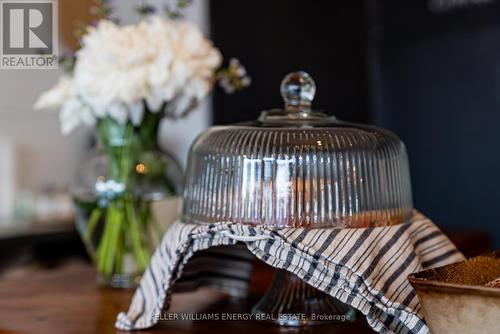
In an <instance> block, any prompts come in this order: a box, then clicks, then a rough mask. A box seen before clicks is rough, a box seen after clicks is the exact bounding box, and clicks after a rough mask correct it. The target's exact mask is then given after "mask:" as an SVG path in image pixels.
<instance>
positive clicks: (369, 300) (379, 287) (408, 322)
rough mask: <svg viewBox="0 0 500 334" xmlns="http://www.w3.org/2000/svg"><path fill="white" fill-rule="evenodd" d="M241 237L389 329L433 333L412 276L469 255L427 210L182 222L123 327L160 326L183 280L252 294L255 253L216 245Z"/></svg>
mask: <svg viewBox="0 0 500 334" xmlns="http://www.w3.org/2000/svg"><path fill="white" fill-rule="evenodd" d="M237 243H243V244H244V245H245V246H246V248H247V249H248V250H250V252H251V253H253V255H255V256H256V257H257V258H259V259H261V260H262V261H264V262H266V263H267V264H269V265H271V266H273V267H276V268H280V269H286V270H288V271H290V272H292V273H294V274H295V275H297V276H298V277H300V278H301V279H303V280H304V281H305V282H307V283H308V284H310V285H312V286H314V287H316V288H317V289H319V290H321V291H324V292H326V293H328V294H330V295H331V296H333V297H335V298H337V299H339V300H340V301H342V302H344V303H346V304H349V305H351V306H353V307H354V308H356V309H358V310H359V311H360V312H361V313H363V314H364V315H365V316H366V318H367V320H368V323H369V325H370V326H371V327H372V328H373V329H374V330H375V331H378V332H381V333H428V332H429V329H428V328H427V326H426V325H425V322H424V321H423V316H422V312H421V308H420V305H419V303H418V299H417V296H416V293H415V291H414V290H413V288H412V287H411V286H410V284H409V282H408V280H407V276H408V274H410V273H413V272H416V271H420V270H422V269H428V268H431V267H436V266H441V265H445V264H449V263H453V262H456V261H460V260H462V259H463V255H462V254H461V253H460V252H459V251H458V250H457V249H456V247H455V246H454V245H453V244H452V243H451V242H450V240H449V239H448V238H447V237H446V236H445V235H444V234H443V233H442V232H441V231H440V230H439V229H438V228H437V226H436V225H434V224H433V223H432V222H431V221H430V220H429V219H427V218H425V217H424V216H422V215H421V214H420V213H415V215H414V217H413V218H412V219H411V220H410V221H409V222H407V223H403V224H400V225H396V226H391V227H375V228H358V229H342V228H326V229H301V228H284V229H280V230H272V229H269V228H266V227H262V226H248V225H240V224H234V223H226V222H221V223H216V224H206V225H199V224H184V223H181V222H177V223H175V224H174V225H173V226H172V227H171V228H170V229H169V231H168V232H167V233H166V235H165V237H164V238H163V240H162V242H161V244H160V246H159V247H158V249H157V250H156V252H155V254H154V255H153V257H152V259H151V264H150V266H149V268H148V270H147V271H146V273H145V274H144V275H143V277H142V280H141V283H140V285H139V287H138V289H137V291H136V292H135V295H134V297H133V299H132V303H131V305H130V308H129V310H128V312H127V313H120V314H119V315H118V317H117V321H116V327H117V328H118V329H122V330H133V329H143V328H148V327H151V326H153V325H154V324H155V323H156V322H157V321H158V316H157V315H158V314H161V312H162V311H165V310H167V309H168V306H169V301H170V297H171V294H172V291H173V286H174V283H176V282H177V283H178V284H177V283H176V288H175V290H177V289H178V288H180V289H183V290H184V289H186V288H196V287H198V286H200V285H212V286H216V287H219V288H221V289H224V290H226V291H228V292H230V293H233V294H239V295H241V294H244V292H245V291H246V287H247V285H248V281H249V277H250V271H251V266H252V263H251V259H250V258H249V256H248V253H246V252H245V251H244V250H243V249H241V247H240V248H236V250H233V249H231V251H230V252H227V251H224V248H219V247H216V248H212V247H215V246H221V245H224V246H228V245H236V244H237ZM216 249H217V250H216ZM195 253H196V254H195ZM191 261H193V262H191ZM204 261H207V262H205V263H206V264H205V265H204V264H203V263H204ZM193 264H194V265H193ZM183 273H184V274H183Z"/></svg>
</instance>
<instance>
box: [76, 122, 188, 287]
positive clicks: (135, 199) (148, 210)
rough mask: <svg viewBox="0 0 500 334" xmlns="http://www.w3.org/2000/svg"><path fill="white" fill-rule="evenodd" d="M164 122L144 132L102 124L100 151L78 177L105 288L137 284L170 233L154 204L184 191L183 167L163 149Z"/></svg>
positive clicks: (88, 241)
mask: <svg viewBox="0 0 500 334" xmlns="http://www.w3.org/2000/svg"><path fill="white" fill-rule="evenodd" d="M159 123H160V116H158V115H155V114H151V113H148V114H147V115H146V116H145V119H144V121H143V122H142V124H141V125H140V126H139V127H134V126H133V125H132V124H131V123H130V122H128V123H125V124H119V123H117V122H116V121H113V120H111V119H102V120H100V121H99V122H98V124H97V136H98V139H99V148H98V149H97V151H96V152H94V153H93V154H91V156H90V157H88V158H87V159H85V161H84V162H83V163H82V164H81V165H80V167H79V169H78V171H77V173H76V177H75V181H74V184H73V187H72V193H73V197H74V203H75V212H76V226H77V230H78V231H79V233H80V235H81V237H82V239H83V242H84V244H85V246H86V248H87V250H88V252H89V254H90V256H91V258H92V260H93V262H94V264H95V265H96V268H97V272H98V282H99V283H101V284H103V285H107V286H111V287H122V288H126V287H133V286H135V285H136V284H137V282H138V280H139V278H140V276H141V275H142V273H143V272H144V270H145V269H146V267H147V266H148V264H149V259H150V256H151V254H152V252H153V250H154V248H155V246H156V244H157V242H158V240H159V239H160V238H161V237H162V234H163V232H164V231H162V230H161V228H160V225H159V224H158V223H157V222H156V221H155V217H154V214H153V212H152V205H153V202H155V201H160V200H164V199H165V198H167V197H169V196H175V195H178V194H180V192H181V187H182V178H183V177H182V170H181V168H180V166H179V164H178V163H177V162H176V160H175V159H174V158H173V157H172V156H170V155H168V154H167V153H165V152H162V151H161V150H160V149H159V147H158V145H157V134H158V128H159Z"/></svg>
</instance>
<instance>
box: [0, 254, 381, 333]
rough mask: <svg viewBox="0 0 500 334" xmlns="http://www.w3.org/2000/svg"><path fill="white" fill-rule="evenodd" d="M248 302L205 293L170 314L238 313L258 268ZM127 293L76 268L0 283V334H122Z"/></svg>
mask: <svg viewBox="0 0 500 334" xmlns="http://www.w3.org/2000/svg"><path fill="white" fill-rule="evenodd" d="M256 272H257V273H258V275H254V277H253V279H252V289H251V291H250V296H249V297H248V298H246V299H235V298H230V297H228V296H226V295H224V294H221V293H219V292H216V291H214V290H210V289H200V290H199V291H197V292H194V293H179V294H174V296H173V301H172V308H171V312H175V313H196V312H203V313H214V312H215V313H219V314H222V313H224V312H228V313H239V312H241V313H244V312H249V311H250V308H251V306H252V305H253V304H254V303H255V301H257V300H258V298H259V297H260V296H261V295H262V294H263V293H264V292H265V289H266V287H267V285H268V283H269V278H270V276H271V275H272V271H271V270H270V269H269V268H266V267H264V266H263V265H262V264H261V265H260V269H259V270H256ZM132 294H133V291H131V290H115V289H106V288H98V287H97V286H96V284H95V271H94V270H93V269H92V267H90V266H84V265H80V266H77V267H73V268H66V269H63V270H55V271H53V272H48V273H45V274H38V275H35V276H32V277H26V278H23V279H16V280H14V279H10V280H3V281H0V334H6V333H9V334H11V333H37V334H45V333H46V334H63V333H64V334H65V333H75V334H76V333H78V334H85V333H98V334H107V333H125V332H121V331H117V330H115V328H114V322H115V317H116V314H117V313H118V312H120V311H126V310H127V308H128V305H129V303H130V299H131V296H132ZM313 332H314V333H330V334H335V333H347V332H348V333H351V332H353V333H360V334H363V333H373V332H372V331H371V329H370V328H369V327H368V326H367V325H366V322H365V320H364V318H363V317H362V316H359V317H358V319H357V320H356V321H355V322H354V323H347V324H340V325H320V326H315V327H309V328H302V329H298V328H285V327H280V326H276V325H274V324H271V323H266V322H259V321H252V320H249V321H244V320H241V321H201V320H196V321H183V320H174V321H169V320H163V321H161V322H160V323H159V325H158V326H156V327H154V328H153V329H149V330H145V331H140V332H136V333H150V334H153V333H176V334H183V333H200V334H201V333H207V334H208V333H214V334H215V333H217V334H220V333H238V334H246V333H252V334H256V333H258V334H264V333H313Z"/></svg>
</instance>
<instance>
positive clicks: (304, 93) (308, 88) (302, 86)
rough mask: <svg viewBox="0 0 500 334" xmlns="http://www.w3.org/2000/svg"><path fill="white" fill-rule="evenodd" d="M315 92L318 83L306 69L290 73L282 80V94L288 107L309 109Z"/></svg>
mask: <svg viewBox="0 0 500 334" xmlns="http://www.w3.org/2000/svg"><path fill="white" fill-rule="evenodd" d="M315 93H316V84H315V83H314V80H313V79H312V78H311V76H310V75H309V74H307V73H306V72H304V71H299V72H292V73H289V74H288V75H287V76H286V77H285V78H284V79H283V81H282V82H281V96H282V97H283V100H285V108H286V109H296V108H305V109H309V108H310V107H311V103H312V100H313V99H314V94H315Z"/></svg>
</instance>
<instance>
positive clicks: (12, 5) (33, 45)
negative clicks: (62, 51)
mask: <svg viewBox="0 0 500 334" xmlns="http://www.w3.org/2000/svg"><path fill="white" fill-rule="evenodd" d="M1 5H2V17H1V19H2V20H1V21H2V36H1V38H2V51H3V54H6V55H9V54H11V55H26V54H51V53H52V51H53V44H54V40H53V31H54V29H53V28H54V27H53V22H54V18H53V6H54V4H53V3H52V1H3V2H2V3H1Z"/></svg>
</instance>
